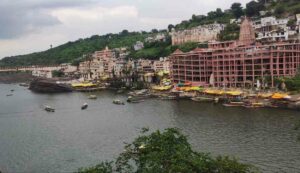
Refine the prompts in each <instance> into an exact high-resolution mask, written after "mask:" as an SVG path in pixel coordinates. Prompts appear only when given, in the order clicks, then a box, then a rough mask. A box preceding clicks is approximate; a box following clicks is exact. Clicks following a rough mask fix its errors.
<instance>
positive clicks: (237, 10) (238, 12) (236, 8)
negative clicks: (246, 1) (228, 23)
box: [231, 3, 244, 19]
mask: <svg viewBox="0 0 300 173" xmlns="http://www.w3.org/2000/svg"><path fill="white" fill-rule="evenodd" d="M231 11H232V13H233V15H234V17H235V18H236V19H238V18H240V17H241V16H243V15H244V11H243V7H242V4H241V3H233V4H232V5H231Z"/></svg>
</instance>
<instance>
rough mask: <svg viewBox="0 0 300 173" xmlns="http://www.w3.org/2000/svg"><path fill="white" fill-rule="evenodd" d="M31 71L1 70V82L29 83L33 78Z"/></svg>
mask: <svg viewBox="0 0 300 173" xmlns="http://www.w3.org/2000/svg"><path fill="white" fill-rule="evenodd" d="M33 78H34V77H33V76H32V75H31V73H26V72H0V83H5V84H11V83H29V82H30V81H32V80H33Z"/></svg>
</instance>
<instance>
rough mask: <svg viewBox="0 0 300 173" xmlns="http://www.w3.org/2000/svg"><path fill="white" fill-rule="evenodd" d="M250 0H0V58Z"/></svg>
mask: <svg viewBox="0 0 300 173" xmlns="http://www.w3.org/2000/svg"><path fill="white" fill-rule="evenodd" d="M234 2H240V3H241V4H242V5H243V6H245V4H246V3H247V2H249V0H0V59H1V58H4V57H7V56H14V55H21V54H27V53H32V52H37V51H44V50H47V49H49V48H50V45H53V47H56V46H59V45H61V44H64V43H66V42H68V41H75V40H77V39H79V38H87V37H90V36H92V35H103V34H106V33H118V32H120V31H122V30H124V29H127V30H129V31H141V30H145V31H150V30H151V29H153V28H156V29H166V28H167V26H168V25H169V24H177V23H180V22H181V21H182V20H187V19H190V18H191V16H192V14H196V15H200V14H207V12H209V11H212V10H215V9H216V8H221V9H228V8H230V6H231V4H232V3H234Z"/></svg>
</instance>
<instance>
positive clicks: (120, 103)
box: [113, 100, 125, 105]
mask: <svg viewBox="0 0 300 173" xmlns="http://www.w3.org/2000/svg"><path fill="white" fill-rule="evenodd" d="M113 104H116V105H125V103H124V102H122V101H121V100H114V101H113Z"/></svg>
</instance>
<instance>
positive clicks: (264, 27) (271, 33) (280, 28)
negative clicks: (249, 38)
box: [254, 17, 296, 41]
mask: <svg viewBox="0 0 300 173" xmlns="http://www.w3.org/2000/svg"><path fill="white" fill-rule="evenodd" d="M288 21H289V19H288V18H285V19H276V18H275V17H264V18H261V19H260V20H258V21H255V22H254V28H255V32H256V34H257V38H256V39H257V40H259V41H284V40H288V39H290V38H292V37H293V36H294V35H295V34H296V32H294V30H292V29H291V28H290V27H288V26H287V24H288Z"/></svg>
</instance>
